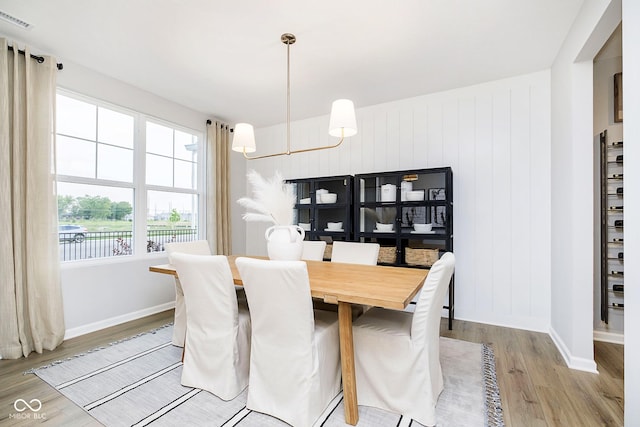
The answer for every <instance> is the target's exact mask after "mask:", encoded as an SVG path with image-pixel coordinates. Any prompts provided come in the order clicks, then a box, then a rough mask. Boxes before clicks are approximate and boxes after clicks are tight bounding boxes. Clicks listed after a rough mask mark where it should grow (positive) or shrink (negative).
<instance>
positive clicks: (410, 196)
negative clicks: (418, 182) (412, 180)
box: [406, 190, 424, 202]
mask: <svg viewBox="0 0 640 427" xmlns="http://www.w3.org/2000/svg"><path fill="white" fill-rule="evenodd" d="M406 199H407V201H409V202H419V201H422V200H424V190H413V191H407V194H406Z"/></svg>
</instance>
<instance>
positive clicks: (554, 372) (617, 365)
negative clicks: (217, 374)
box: [0, 311, 624, 427]
mask: <svg viewBox="0 0 640 427" xmlns="http://www.w3.org/2000/svg"><path fill="white" fill-rule="evenodd" d="M172 320H173V311H166V312H163V313H159V314H156V315H153V316H149V317H146V318H143V319H140V320H136V321H133V322H129V323H126V324H123V325H119V326H115V327H112V328H109V329H105V330H103V331H99V332H95V333H92V334H88V335H84V336H82V337H78V338H74V339H71V340H68V341H65V342H64V343H63V344H62V345H61V346H60V347H58V349H56V350H55V351H47V352H44V353H43V354H36V353H32V354H31V355H30V356H29V357H28V358H26V359H25V358H23V359H19V360H0V426H5V425H6V426H9V425H11V426H16V425H17V426H25V425H38V424H40V423H41V422H42V420H38V421H34V420H33V418H32V419H24V420H16V419H15V418H12V419H10V418H9V414H15V413H16V411H15V409H14V408H13V403H14V402H15V400H16V399H19V398H22V399H25V400H26V401H29V400H31V399H39V400H40V401H41V402H42V405H43V406H42V410H41V411H40V414H46V418H47V424H46V425H50V426H59V425H61V426H62V425H63V426H65V427H67V426H96V425H99V424H98V423H97V422H95V421H94V420H93V418H91V417H90V416H89V415H87V414H86V413H85V412H84V411H83V410H82V409H80V408H79V407H77V406H76V405H75V404H73V403H71V402H70V401H69V400H67V399H66V398H64V397H63V396H62V395H61V394H59V393H58V392H56V391H55V390H54V389H53V388H51V387H50V386H49V385H47V384H46V383H45V382H43V381H41V380H40V379H38V378H37V377H36V376H35V375H23V374H22V373H23V372H24V371H26V370H28V369H31V368H36V367H39V366H43V365H46V364H48V363H50V362H52V361H55V360H60V359H64V358H67V357H70V356H73V355H75V354H78V353H81V352H83V351H86V350H90V349H93V348H96V347H99V346H102V345H105V344H108V343H110V342H113V341H117V340H119V339H122V338H126V337H129V336H131V335H135V334H137V333H140V332H144V331H147V330H149V329H153V328H156V327H158V326H161V325H164V324H166V323H169V322H171V321H172ZM441 335H442V336H446V337H451V338H457V339H461V340H466V341H473V342H478V343H480V342H482V343H486V344H490V345H491V346H492V347H493V349H494V353H495V358H496V369H497V373H498V382H499V385H500V393H501V398H502V407H503V413H504V419H505V422H506V424H507V426H562V427H567V426H570V427H571V426H576V427H587V426H622V425H623V418H624V415H623V406H624V405H623V390H624V364H623V347H622V346H620V345H615V344H606V343H599V342H596V343H595V344H594V345H595V355H596V362H597V364H598V370H599V372H600V374H599V375H597V374H589V373H585V372H579V371H574V370H571V369H569V368H567V367H566V365H565V363H564V361H563V360H562V357H561V356H560V354H559V353H558V351H557V350H556V348H555V345H554V344H553V342H552V341H551V338H549V336H548V335H546V334H542V333H536V332H528V331H521V330H516V329H509V328H502V327H497V326H490V325H484V324H480V323H471V322H464V321H454V328H453V330H452V331H449V330H447V325H446V321H445V319H443V321H442V324H441ZM25 412H29V411H25Z"/></svg>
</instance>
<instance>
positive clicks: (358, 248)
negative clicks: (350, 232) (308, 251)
mask: <svg viewBox="0 0 640 427" xmlns="http://www.w3.org/2000/svg"><path fill="white" fill-rule="evenodd" d="M379 252H380V245H379V244H378V243H361V242H340V241H337V242H333V249H332V251H331V262H343V263H346V264H365V265H376V264H377V263H378V253H379Z"/></svg>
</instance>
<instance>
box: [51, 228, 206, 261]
mask: <svg viewBox="0 0 640 427" xmlns="http://www.w3.org/2000/svg"><path fill="white" fill-rule="evenodd" d="M197 239H198V230H197V229H196V228H180V229H175V230H148V231H147V242H146V247H147V252H163V251H164V245H165V244H166V243H171V242H190V241H193V240H197ZM58 240H59V247H60V260H61V261H76V260H81V259H92V258H106V257H113V256H124V255H131V254H133V232H132V231H91V232H84V233H59V239H58Z"/></svg>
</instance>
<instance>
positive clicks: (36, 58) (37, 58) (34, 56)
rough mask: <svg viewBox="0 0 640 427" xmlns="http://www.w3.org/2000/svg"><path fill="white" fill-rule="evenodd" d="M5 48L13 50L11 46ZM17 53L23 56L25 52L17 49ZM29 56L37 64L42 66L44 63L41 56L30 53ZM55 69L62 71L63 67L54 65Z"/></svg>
mask: <svg viewBox="0 0 640 427" xmlns="http://www.w3.org/2000/svg"><path fill="white" fill-rule="evenodd" d="M7 47H8V48H9V50H13V46H7ZM18 53H19V54H22V55H24V54H25V51H24V50H20V49H18ZM29 56H31V58H32V59H35V60H36V62H37V63H38V64H42V63H43V62H44V57H42V56H38V55H34V54H32V53H30V54H29ZM56 67H57V68H58V70H62V68H63V65H62V64H56Z"/></svg>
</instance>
